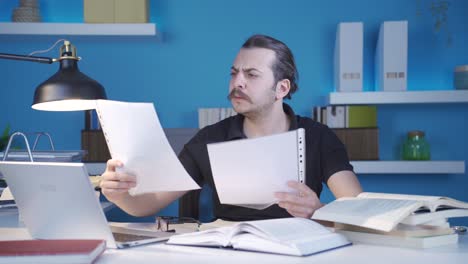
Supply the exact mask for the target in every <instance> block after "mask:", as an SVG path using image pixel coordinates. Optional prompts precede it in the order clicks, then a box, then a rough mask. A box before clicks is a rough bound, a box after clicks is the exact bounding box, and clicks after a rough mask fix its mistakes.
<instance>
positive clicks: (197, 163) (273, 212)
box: [179, 104, 353, 221]
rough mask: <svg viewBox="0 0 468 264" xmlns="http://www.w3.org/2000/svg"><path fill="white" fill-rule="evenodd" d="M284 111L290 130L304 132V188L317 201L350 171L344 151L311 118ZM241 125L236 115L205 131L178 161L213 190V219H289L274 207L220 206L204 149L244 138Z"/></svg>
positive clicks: (284, 213)
mask: <svg viewBox="0 0 468 264" xmlns="http://www.w3.org/2000/svg"><path fill="white" fill-rule="evenodd" d="M283 109H284V112H285V113H286V114H287V115H288V117H289V119H290V121H291V124H290V127H289V130H295V129H298V128H304V129H305V136H306V140H305V142H306V159H307V160H306V184H307V185H308V186H309V187H310V188H311V189H312V190H313V191H315V192H316V193H317V196H319V197H320V193H321V192H322V183H327V181H328V179H329V178H330V176H331V175H333V174H334V173H336V172H338V171H343V170H351V171H352V170H353V167H352V166H351V165H350V164H349V160H348V156H347V154H346V149H345V147H344V145H343V144H342V143H341V141H340V140H339V139H338V137H337V136H336V135H335V133H333V131H331V130H330V129H329V128H328V127H327V126H325V125H322V124H320V123H317V122H315V121H313V120H312V119H310V118H306V117H301V116H298V115H295V114H294V111H293V110H292V109H291V107H289V106H288V105H287V104H283ZM243 121H244V117H243V116H242V115H236V116H233V117H229V118H227V119H224V120H222V121H220V122H218V123H216V124H213V125H210V126H207V127H204V128H203V129H201V130H200V131H199V132H198V133H197V134H196V135H195V136H194V137H193V138H192V139H191V140H190V141H189V142H188V143H187V144H186V145H185V146H184V148H183V150H182V151H181V153H180V155H179V159H180V161H181V163H182V164H183V165H184V167H185V169H186V170H187V172H188V173H189V174H190V175H191V176H192V178H193V179H194V180H195V181H196V182H197V183H198V184H199V185H200V186H203V184H208V185H209V186H210V187H211V188H212V189H213V203H214V204H213V209H214V216H215V217H216V218H222V219H226V220H234V221H246V220H257V219H269V218H281V217H290V216H291V215H290V214H289V213H288V212H287V211H286V210H284V209H283V208H281V207H279V206H278V205H276V204H275V205H272V206H270V207H268V208H266V209H264V210H255V209H249V208H245V207H239V206H234V205H226V204H221V203H220V202H219V197H218V195H217V192H216V188H215V185H214V182H213V174H212V173H211V166H210V161H209V158H208V151H207V147H206V145H207V144H209V143H216V142H223V141H229V140H237V139H243V138H246V136H245V134H244V131H243ZM246 184H248V183H246Z"/></svg>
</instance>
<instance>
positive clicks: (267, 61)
mask: <svg viewBox="0 0 468 264" xmlns="http://www.w3.org/2000/svg"><path fill="white" fill-rule="evenodd" d="M274 59H275V52H274V51H273V50H270V49H265V48H242V49H241V50H240V51H239V53H238V54H237V56H236V59H235V60H234V63H233V65H232V67H233V68H234V69H241V70H248V69H257V70H265V69H271V65H272V63H273V61H274Z"/></svg>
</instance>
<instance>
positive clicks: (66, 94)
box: [0, 40, 106, 111]
mask: <svg viewBox="0 0 468 264" xmlns="http://www.w3.org/2000/svg"><path fill="white" fill-rule="evenodd" d="M0 59H9V60H22V61H32V62H39V63H47V64H51V63H53V62H60V68H59V70H58V72H57V73H55V74H54V75H52V77H50V78H49V79H47V80H46V81H45V82H43V83H41V84H40V85H39V86H38V87H37V88H36V91H35V92H34V100H33V103H32V108H33V109H36V110H44V111H78V110H89V109H94V108H95V104H94V100H96V99H106V92H105V90H104V87H102V85H101V84H99V83H98V82H96V81H95V80H93V79H91V78H89V77H88V76H86V75H85V74H83V73H82V72H80V71H79V70H78V61H79V60H80V59H81V58H80V57H77V56H76V48H75V46H73V45H72V44H71V43H70V42H69V41H67V40H64V42H63V45H62V46H61V47H60V57H59V58H57V59H54V58H47V57H37V56H27V55H16V54H6V53H0Z"/></svg>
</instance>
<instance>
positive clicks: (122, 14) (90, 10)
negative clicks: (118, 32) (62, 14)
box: [83, 0, 149, 23]
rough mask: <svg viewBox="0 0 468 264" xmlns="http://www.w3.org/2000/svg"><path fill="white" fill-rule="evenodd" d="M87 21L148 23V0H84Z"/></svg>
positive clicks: (85, 19)
mask: <svg viewBox="0 0 468 264" xmlns="http://www.w3.org/2000/svg"><path fill="white" fill-rule="evenodd" d="M83 6H84V21H85V22H86V23H148V21H149V2H148V0H99V1H96V0H84V1H83Z"/></svg>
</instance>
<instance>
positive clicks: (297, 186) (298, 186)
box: [288, 181, 317, 197]
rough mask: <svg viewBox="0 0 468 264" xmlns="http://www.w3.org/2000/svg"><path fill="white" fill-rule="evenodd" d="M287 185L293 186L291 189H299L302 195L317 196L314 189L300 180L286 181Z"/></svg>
mask: <svg viewBox="0 0 468 264" xmlns="http://www.w3.org/2000/svg"><path fill="white" fill-rule="evenodd" d="M288 186H289V187H291V188H293V189H296V190H297V191H299V193H300V194H301V195H302V196H315V197H317V194H316V193H315V192H314V191H312V190H311V189H310V188H309V187H308V186H307V185H305V184H303V183H300V182H297V181H288Z"/></svg>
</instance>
